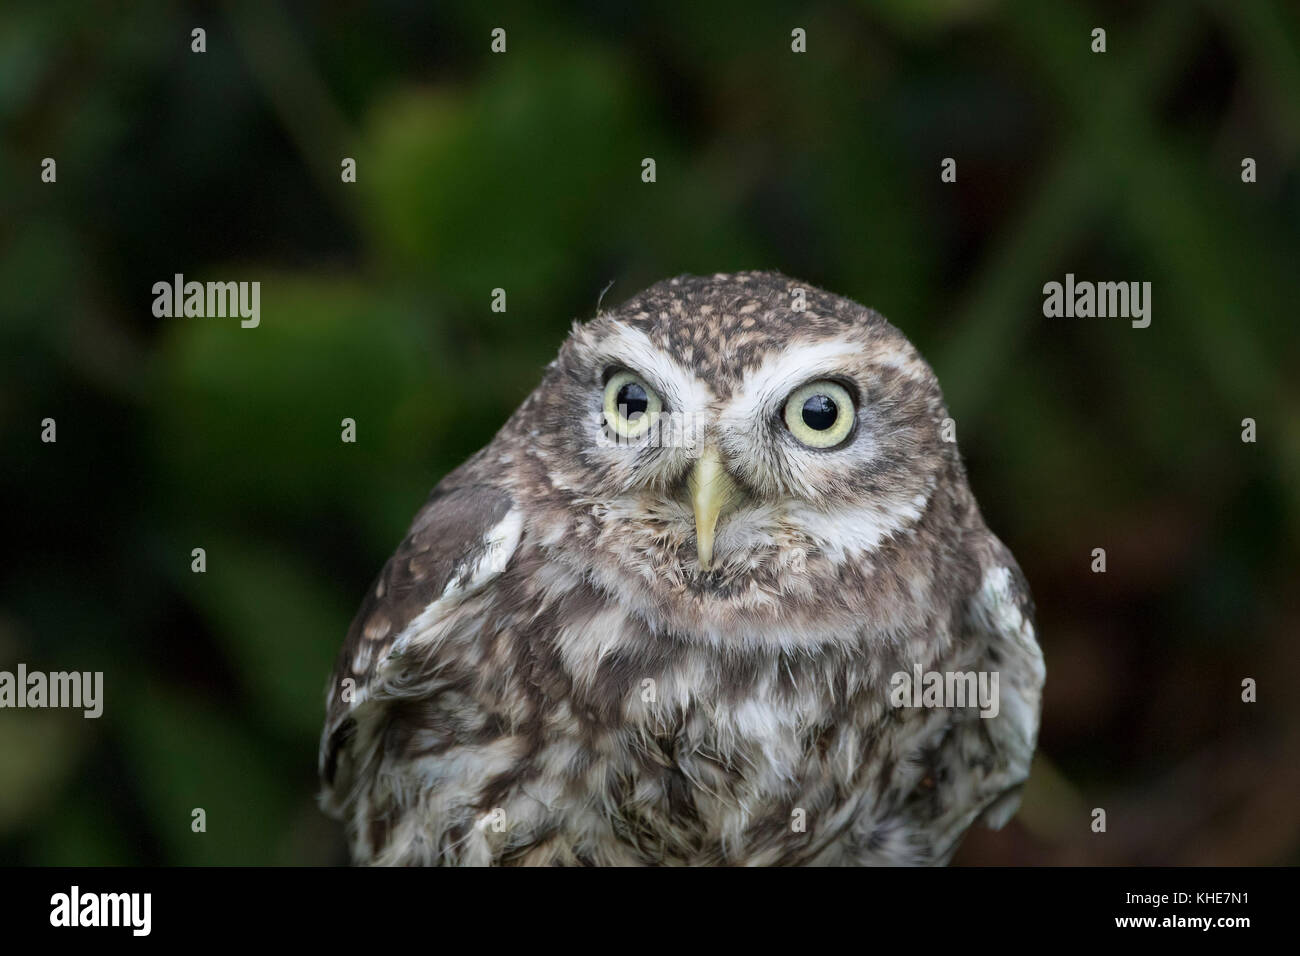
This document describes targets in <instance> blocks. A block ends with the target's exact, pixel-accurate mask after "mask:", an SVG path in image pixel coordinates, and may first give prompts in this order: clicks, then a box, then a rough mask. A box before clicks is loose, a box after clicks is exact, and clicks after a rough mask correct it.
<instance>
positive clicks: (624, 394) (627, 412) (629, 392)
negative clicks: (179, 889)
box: [616, 382, 650, 422]
mask: <svg viewBox="0 0 1300 956" xmlns="http://www.w3.org/2000/svg"><path fill="white" fill-rule="evenodd" d="M616 404H617V405H618V409H619V411H620V412H622V413H623V417H624V418H626V419H627V420H628V421H630V422H631V421H635V420H636V419H638V418H640V417H641V416H642V415H644V414H645V410H646V409H647V408H649V407H650V399H649V398H648V397H647V396H646V393H645V389H644V388H642V387H641V386H640V385H639V384H638V383H636V382H628V383H627V384H626V385H624V386H623V387H622V388H620V389H619V390H618V400H617V402H616Z"/></svg>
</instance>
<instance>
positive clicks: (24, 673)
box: [0, 664, 104, 719]
mask: <svg viewBox="0 0 1300 956" xmlns="http://www.w3.org/2000/svg"><path fill="white" fill-rule="evenodd" d="M103 691H104V672H103V671H70V672H65V671H55V672H53V673H50V674H46V673H44V672H42V671H30V672H29V671H28V670H27V665H26V664H19V665H18V671H17V673H14V672H12V671H0V707H16V708H23V707H56V708H57V707H71V708H74V709H77V708H80V709H82V713H83V716H85V717H90V718H92V719H93V718H95V717H98V716H99V715H100V714H102V713H103V712H104V694H103Z"/></svg>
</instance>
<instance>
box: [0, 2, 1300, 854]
mask: <svg viewBox="0 0 1300 956" xmlns="http://www.w3.org/2000/svg"><path fill="white" fill-rule="evenodd" d="M626 6H627V5H620V4H613V3H596V2H586V3H572V4H565V5H556V6H555V8H553V9H552V10H550V11H547V12H543V11H539V10H538V9H536V7H535V5H533V4H527V3H522V2H496V3H468V2H467V3H462V4H437V3H425V2H416V0H382V2H377V3H361V2H332V3H319V4H316V3H311V4H308V3H285V2H283V0H274V2H253V0H248V2H230V3H222V4H217V3H203V4H182V3H160V2H135V3H131V4H84V3H75V2H70V0H66V2H65V0H16V2H15V0H11V2H7V3H5V4H4V5H3V7H2V8H0V123H3V140H2V141H0V448H2V449H3V468H2V470H0V501H2V502H3V503H2V505H0V513H3V515H4V520H3V531H2V532H0V540H2V541H3V548H2V549H0V553H2V554H3V558H2V559H0V562H2V563H0V668H3V669H12V668H13V667H14V666H15V665H16V663H17V662H18V661H23V662H26V663H27V665H28V667H29V668H32V669H40V670H47V671H52V670H66V669H75V670H102V671H104V672H105V685H106V686H105V713H104V716H103V717H102V718H101V719H99V720H97V721H95V720H85V719H83V718H81V717H80V715H79V713H74V712H67V711H55V710H46V711H31V710H25V711H3V712H0V861H4V862H9V863H22V864H104V863H107V864H117V863H122V864H127V863H180V864H237V863H266V864H271V863H281V864H283V863H304V864H320V863H333V862H338V861H341V860H342V859H344V856H343V851H342V841H341V837H340V834H339V831H338V828H337V827H336V826H335V825H334V824H333V822H332V821H329V820H328V819H326V818H325V817H323V816H322V815H321V814H320V812H319V811H318V810H317V808H316V805H315V802H314V791H315V769H314V762H315V754H316V738H317V733H318V730H319V726H320V722H321V718H322V703H323V693H324V686H325V682H326V679H327V677H328V672H329V668H330V664H331V662H332V658H333V655H334V654H335V652H336V650H337V648H338V646H339V644H340V642H341V640H342V638H343V635H344V633H345V631H346V628H347V625H348V622H349V620H350V618H351V615H352V613H353V611H354V610H355V608H356V606H357V604H358V603H359V600H360V597H361V595H362V594H363V593H364V591H365V588H366V587H367V586H368V585H369V583H370V581H371V579H372V576H373V575H374V574H375V573H376V572H377V571H378V569H379V567H380V566H381V564H382V562H383V561H384V559H385V558H386V557H387V555H388V554H389V553H390V551H391V549H392V548H393V547H394V546H395V545H396V543H397V542H398V541H399V540H400V538H401V536H402V535H403V533H404V531H405V528H406V526H407V524H408V522H409V520H410V519H411V517H412V516H413V514H414V512H415V510H416V508H417V507H418V506H419V504H420V503H421V502H422V500H423V498H424V496H425V494H426V492H427V491H428V489H429V488H430V487H431V486H432V485H433V484H434V483H435V482H436V481H437V480H438V479H439V478H440V477H441V476H442V475H443V474H444V473H445V472H446V471H448V470H449V469H451V468H452V467H454V466H455V465H456V464H457V463H459V462H460V461H461V460H462V459H463V458H464V457H465V456H467V455H468V454H469V453H471V452H472V451H474V450H475V449H477V448H478V447H480V446H481V445H482V444H483V443H484V442H485V441H486V440H487V439H488V438H489V437H490V436H491V435H492V433H493V432H494V430H495V429H496V428H497V427H498V426H499V425H500V424H501V423H502V422H503V421H504V419H505V417H506V416H507V415H508V414H509V413H510V411H511V410H512V409H513V408H514V407H515V406H516V405H517V404H518V403H519V401H520V400H521V399H522V398H523V397H524V396H525V395H526V394H527V393H528V392H529V391H530V390H531V389H532V388H533V387H534V385H535V384H536V382H537V381H538V380H539V377H540V375H541V370H542V367H543V366H544V365H545V363H546V362H548V361H549V360H550V358H551V357H552V356H553V355H554V353H555V351H556V349H557V347H558V345H559V343H560V342H561V340H562V339H563V337H564V335H565V334H566V331H567V329H568V327H569V324H570V322H571V321H572V320H573V319H575V318H584V317H589V316H591V315H592V314H593V313H594V311H595V309H596V305H597V299H598V297H599V295H600V293H601V290H602V289H603V288H604V287H605V286H606V285H607V284H608V283H610V282H611V281H612V283H613V286H612V288H611V289H610V290H609V292H608V293H607V295H606V299H605V305H606V306H608V305H611V304H614V303H617V302H618V301H621V300H622V299H624V298H626V297H628V296H630V295H631V294H633V293H634V292H636V291H638V290H639V289H641V288H642V287H644V286H646V285H648V284H649V283H651V282H653V281H656V280H658V279H661V278H665V277H668V276H671V275H675V274H678V273H682V272H697V273H711V272H715V271H729V270H737V269H747V268H775V269H780V270H781V271H784V272H786V273H788V274H790V275H793V276H797V277H799V278H802V279H805V280H807V281H808V282H810V283H813V284H815V285H818V286H822V287H824V288H827V289H830V290H832V291H835V292H838V293H840V294H843V295H846V296H849V297H851V298H854V299H857V300H859V301H861V302H863V303H865V304H868V305H871V306H873V307H875V308H877V309H879V310H880V311H882V312H883V313H885V314H886V315H887V316H889V317H890V318H891V319H892V320H893V321H894V323H895V324H897V325H898V326H900V327H901V328H902V329H903V330H904V331H905V332H906V333H907V334H908V335H909V336H910V337H911V338H912V339H913V341H915V342H916V343H917V345H918V346H919V347H920V349H921V351H922V352H923V353H924V354H925V355H926V356H927V357H928V358H929V359H930V361H931V363H932V364H933V365H934V366H935V368H936V370H937V371H938V374H939V377H940V380H941V381H942V382H943V384H944V387H945V391H946V394H947V397H948V399H949V403H950V405H951V408H952V412H953V415H954V416H955V419H956V421H957V423H958V438H959V441H960V444H961V447H962V449H963V452H964V454H965V456H966V458H967V461H968V464H969V470H970V474H971V480H972V484H973V486H974V488H975V491H976V493H977V495H978V497H979V499H980V502H981V503H982V506H983V508H984V511H985V513H986V516H987V518H988V520H989V524H990V525H991V526H992V527H993V528H994V529H995V530H996V531H997V532H998V533H999V535H1000V536H1002V537H1003V539H1004V540H1006V541H1007V543H1008V544H1009V545H1010V546H1011V548H1012V549H1013V551H1014V552H1015V553H1016V555H1017V556H1018V558H1019V560H1020V563H1021V564H1022V565H1023V567H1024V570H1025V572H1026V573H1027V575H1028V577H1029V579H1030V581H1031V583H1032V585H1033V588H1034V591H1035V594H1036V597H1037V600H1038V604H1039V615H1040V630H1041V638H1042V644H1043V647H1044V650H1045V653H1046V657H1047V662H1048V684H1047V690H1046V697H1045V708H1044V714H1043V726H1042V735H1041V754H1040V759H1039V761H1038V762H1037V764H1036V766H1035V771H1034V775H1033V778H1032V780H1031V784H1030V786H1029V789H1028V791H1027V793H1026V796H1025V801H1024V807H1023V810H1022V812H1021V814H1020V816H1019V817H1018V818H1017V819H1016V821H1015V822H1014V823H1013V824H1011V825H1010V826H1009V827H1008V828H1007V829H1006V830H1004V831H1002V832H1001V833H997V834H993V833H983V832H973V833H972V835H971V836H970V838H969V839H968V841H967V843H966V845H965V846H964V847H963V849H962V851H961V853H960V855H959V857H958V861H959V862H963V863H1027V864H1039V863H1071V862H1074V863H1105V864H1115V863H1139V864H1155V863H1173V864H1190V863H1228V864H1279V863H1295V862H1297V860H1298V859H1300V695H1297V692H1296V688H1297V677H1300V664H1298V662H1297V655H1298V652H1297V646H1296V643H1297V638H1298V637H1300V600H1298V599H1297V595H1296V588H1295V584H1296V580H1297V572H1298V571H1300V554H1298V553H1297V531H1298V530H1300V481H1298V480H1297V478H1298V473H1300V414H1298V413H1300V394H1298V392H1297V374H1296V373H1297V371H1298V370H1300V335H1298V334H1297V321H1298V319H1300V317H1298V315H1297V309H1296V303H1297V302H1298V301H1300V267H1298V266H1300V226H1298V225H1297V224H1298V223H1300V165H1298V151H1300V15H1298V13H1297V8H1296V7H1295V6H1294V5H1293V4H1290V3H1283V2H1268V0H1236V2H1232V3H1227V2H1225V3H1223V4H1214V3H1196V2H1168V3H1146V4H1133V3H1121V2H1109V3H1083V2H1077V0H1076V2H1064V3H1052V4H1043V3H1040V2H1036V0H1014V2H997V0H987V2H980V0H879V2H874V3H859V4H843V5H827V4H816V3H814V4H811V5H804V6H803V7H802V8H801V9H800V10H799V11H798V12H797V13H794V12H791V11H790V10H789V9H787V7H788V5H787V4H780V3H772V2H766V0H740V2H724V3H714V4H708V5H703V4H689V5H683V6H681V7H678V8H668V9H649V8H644V7H627V8H626V9H625V7H626ZM498 26H499V27H504V28H505V29H506V30H507V44H508V46H507V53H505V54H504V55H493V54H492V53H490V51H489V34H490V31H491V30H492V29H493V28H494V27H498ZM1098 26H1100V27H1103V28H1105V29H1106V30H1107V44H1108V50H1107V52H1106V53H1105V54H1094V53H1092V52H1090V49H1089V46H1090V42H1091V40H1090V31H1091V30H1092V29H1093V28H1094V27H1098ZM194 27H203V28H204V29H205V30H206V31H207V52H206V53H205V54H202V55H199V54H194V53H192V52H191V51H190V31H191V29H193V28H194ZM795 27H802V28H804V29H805V30H806V31H807V35H808V52H807V53H806V54H802V55H796V54H794V53H792V52H791V49H790V42H791V36H790V34H791V30H792V29H793V28H795ZM46 156H51V157H54V158H56V160H57V162H58V181H57V183H56V184H53V185H49V184H43V183H41V182H40V178H39V172H40V162H41V160H42V158H43V157H46ZM345 156H350V157H354V158H355V159H356V160H357V164H358V181H357V182H356V183H355V184H343V183H342V182H341V181H340V175H339V170H340V161H341V159H342V158H343V157H345ZM644 157H653V158H654V159H655V160H656V162H657V167H658V181H657V182H656V183H654V184H646V183H643V182H642V181H641V176H640V173H641V160H642V159H643V158H644ZM944 157H954V158H956V159H957V161H958V181H957V182H956V183H955V184H945V183H942V182H941V181H940V176H939V173H940V162H941V160H942V159H943V158H944ZM1243 157H1252V158H1254V159H1255V160H1256V161H1257V163H1258V182H1256V183H1253V184H1245V183H1243V182H1242V180H1241V175H1240V172H1241V160H1242V158H1243ZM177 272H180V273H184V274H185V276H186V277H187V278H188V279H197V280H200V281H205V280H234V281H253V280H257V281H260V282H261V284H262V286H261V296H262V299H261V310H262V319H261V326H260V327H259V328H257V329H255V330H247V329H241V328H240V327H239V325H238V322H237V320H232V319H193V318H191V319H185V318H178V319H156V318H154V317H153V315H152V313H151V305H152V301H153V296H152V292H151V287H152V285H153V283H154V282H157V281H160V280H170V278H171V277H172V276H173V274H175V273H177ZM1066 272H1074V273H1075V274H1076V275H1077V276H1078V277H1079V278H1080V279H1094V280H1126V281H1150V282H1151V283H1153V287H1154V288H1153V313H1152V314H1153V321H1152V324H1151V327H1150V328H1148V329H1145V330H1135V329H1132V328H1130V327H1129V324H1128V322H1127V321H1125V320H1122V319H1109V320H1108V319H1045V318H1044V317H1043V315H1042V311H1041V309H1042V292H1041V289H1042V286H1043V284H1044V283H1045V282H1048V281H1052V280H1057V281H1060V280H1061V279H1062V278H1063V277H1064V274H1065V273H1066ZM497 287H502V288H504V289H506V290H507V297H508V298H507V303H508V308H507V311H506V312H505V313H494V312H492V311H491V310H490V308H489V306H490V302H491V290H492V289H494V288H497ZM46 417H53V418H55V419H56V421H57V427H58V441H57V444H52V445H51V444H42V443H41V442H40V440H39V431H40V426H39V423H40V421H41V419H43V418H46ZM345 417H351V418H354V419H356V421H357V423H358V441H357V443H356V444H343V443H342V442H341V441H340V421H341V419H343V418H345ZM1247 417H1250V418H1254V419H1255V420H1256V422H1257V423H1258V441H1257V442H1256V443H1254V444H1247V443H1243V442H1242V440H1241V430H1242V419H1243V418H1247ZM195 547H203V548H205V549H206V551H207V568H208V569H207V572H206V573H205V574H194V573H191V571H190V561H191V558H190V552H191V549H192V548H195ZM1097 547H1104V548H1105V549H1106V551H1107V559H1108V571H1107V573H1105V574H1093V573H1091V572H1090V563H1091V552H1092V549H1093V548H1097ZM1246 677H1253V678H1255V679H1256V680H1258V682H1259V701H1258V703H1255V704H1245V703H1242V702H1241V699H1240V694H1241V681H1242V679H1243V678H1246ZM196 807H202V808H204V809H205V810H206V813H207V826H208V829H207V832H206V833H204V834H195V833H193V832H191V828H190V823H191V810H192V809H193V808H196ZM1094 807H1102V808H1105V809H1106V810H1107V813H1108V831H1107V832H1106V833H1105V834H1095V833H1093V832H1091V830H1090V826H1089V824H1090V822H1091V817H1090V811H1091V809H1092V808H1094Z"/></svg>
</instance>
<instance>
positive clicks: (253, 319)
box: [153, 272, 262, 329]
mask: <svg viewBox="0 0 1300 956" xmlns="http://www.w3.org/2000/svg"><path fill="white" fill-rule="evenodd" d="M153 294H154V300H153V314H154V315H155V316H157V317H158V318H160V319H171V318H179V317H181V316H192V317H195V318H214V319H224V318H226V317H227V316H229V317H232V318H233V317H234V316H236V315H237V316H239V317H240V322H239V324H240V327H242V328H245V329H255V328H257V326H258V323H259V322H261V321H262V309H261V304H262V283H260V282H208V283H203V282H186V281H185V276H184V275H182V274H181V273H179V272H178V273H176V276H175V278H174V279H173V280H172V281H171V282H165V281H164V282H155V283H154V284H153Z"/></svg>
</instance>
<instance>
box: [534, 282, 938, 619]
mask: <svg viewBox="0 0 1300 956" xmlns="http://www.w3.org/2000/svg"><path fill="white" fill-rule="evenodd" d="M797 289H802V290H803V302H802V304H803V305H804V308H803V309H802V310H798V309H797V308H796V306H797V305H798V304H800V298H799V296H797V294H796V292H795V290H797ZM946 414H947V413H946V411H945V410H944V406H943V401H942V397H941V395H940V392H939V388H938V385H937V383H936V381H935V378H934V375H933V373H932V372H931V370H930V368H929V366H928V365H926V363H925V362H924V361H923V360H922V359H921V357H920V356H919V355H918V354H917V352H916V350H915V349H914V348H913V347H912V345H911V344H910V343H909V342H908V341H907V340H906V338H904V336H903V335H902V334H901V333H900V332H899V331H898V330H897V329H895V328H894V327H893V326H891V325H889V323H888V322H886V321H885V320H884V319H883V318H881V317H880V316H879V315H877V314H875V313H874V312H871V311H869V310H867V309H864V308H863V307H861V306H859V305H857V304H855V303H853V302H850V301H848V300H845V299H842V298H839V297H836V296H832V295H829V294H827V293H824V292H821V291H819V290H816V289H813V288H811V287H809V286H807V285H802V284H800V283H797V282H794V281H792V280H788V279H786V278H785V277H783V276H778V275H774V274H771V273H762V274H760V273H746V274H739V275H734V276H716V277H713V278H694V277H683V278H681V279H675V280H670V281H669V282H664V283H660V284H659V285H656V286H654V287H652V288H651V289H649V290H647V291H646V292H645V293H643V294H642V295H640V296H638V297H637V298H635V299H633V300H632V301H630V302H628V303H626V304H625V305H624V306H622V307H621V308H620V309H619V310H617V311H615V312H612V313H605V314H603V315H601V316H599V317H597V318H596V319H594V320H592V321H591V322H589V323H587V324H585V325H581V326H577V327H575V329H574V332H573V334H572V336H571V337H570V339H569V341H568V342H566V344H565V346H564V348H563V349H562V350H561V353H560V356H559V358H558V359H557V360H556V362H555V363H553V364H552V366H551V367H550V369H549V370H548V375H547V377H546V380H545V381H544V382H543V384H542V386H541V387H540V388H539V389H538V390H537V392H535V393H534V395H533V396H532V397H531V398H530V400H529V401H528V402H527V403H526V404H525V405H524V407H523V408H522V409H521V410H520V413H519V416H518V423H519V425H520V426H521V428H522V429H523V430H524V433H525V434H527V435H528V436H529V437H530V442H531V443H532V447H533V451H534V454H535V455H536V456H537V460H538V461H539V462H540V463H541V465H542V467H543V468H544V469H545V472H546V475H547V480H548V483H549V485H550V487H551V488H552V489H553V492H554V493H556V494H558V495H560V496H561V497H562V498H563V499H564V500H565V507H567V508H568V509H570V512H571V514H572V515H573V516H574V517H573V520H572V522H571V523H570V524H569V525H568V526H567V527H566V533H565V535H564V536H563V539H561V540H555V541H552V542H548V546H549V547H551V548H552V549H554V551H555V552H556V554H557V556H559V557H560V558H561V559H565V558H567V559H569V560H570V563H571V565H572V567H574V568H575V569H583V571H584V573H586V574H589V575H591V576H592V577H593V578H594V579H595V580H596V582H597V583H599V584H601V585H603V586H604V587H606V588H607V589H616V590H622V591H624V592H626V593H628V594H629V595H630V596H631V598H632V599H633V600H634V601H636V602H637V603H638V604H639V605H640V606H642V607H643V609H644V613H645V614H646V616H647V617H654V618H657V619H658V620H659V621H660V622H661V623H664V624H666V625H667V626H668V627H670V628H672V629H674V630H678V631H680V632H682V633H683V634H686V635H688V636H703V637H717V638H720V639H727V638H729V637H734V636H735V635H737V634H739V633H743V632H744V631H745V630H746V628H756V627H758V626H759V625H761V626H762V628H763V630H764V631H765V632H766V633H768V634H780V625H781V624H782V623H783V622H784V623H787V624H789V625H790V627H791V634H794V633H795V632H796V631H797V632H798V633H800V634H801V635H803V636H804V637H805V638H806V637H807V635H808V631H807V628H806V626H805V625H806V621H803V620H802V618H806V617H810V616H812V615H810V614H809V612H810V611H811V610H815V611H816V614H815V617H816V619H817V621H819V622H821V623H822V624H825V625H828V626H829V627H832V628H833V627H834V626H835V621H836V617H837V614H836V612H837V610H838V611H841V612H843V614H844V615H845V617H846V618H847V617H851V616H852V615H853V613H854V612H855V610H856V608H855V606H854V602H853V600H852V599H851V598H850V597H847V596H846V595H851V594H857V593H860V592H861V580H856V581H855V580H850V579H852V578H857V579H861V578H862V577H863V576H864V575H870V574H871V573H872V568H873V567H874V566H875V563H876V562H877V560H878V559H879V558H880V557H881V556H882V555H883V554H885V553H886V552H887V551H889V550H890V549H893V548H896V547H897V546H898V544H899V543H900V542H902V541H904V540H905V539H906V538H907V536H908V535H909V534H911V533H913V530H914V528H915V526H916V525H917V523H918V522H919V521H920V519H921V518H922V516H923V515H924V514H925V513H926V511H927V509H928V508H929V507H930V504H931V499H932V497H933V495H934V492H935V488H936V484H937V482H938V481H939V479H940V477H941V475H942V474H943V473H944V472H945V470H946V469H951V468H953V467H956V468H960V465H959V464H957V462H956V455H955V450H954V448H953V446H952V445H951V444H949V443H946V442H943V441H942V440H941V437H940V423H941V422H942V420H943V418H944V417H945V416H946ZM899 586H900V587H902V588H903V589H904V590H906V588H907V587H908V586H909V582H901V584H899ZM918 586H919V585H918Z"/></svg>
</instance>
